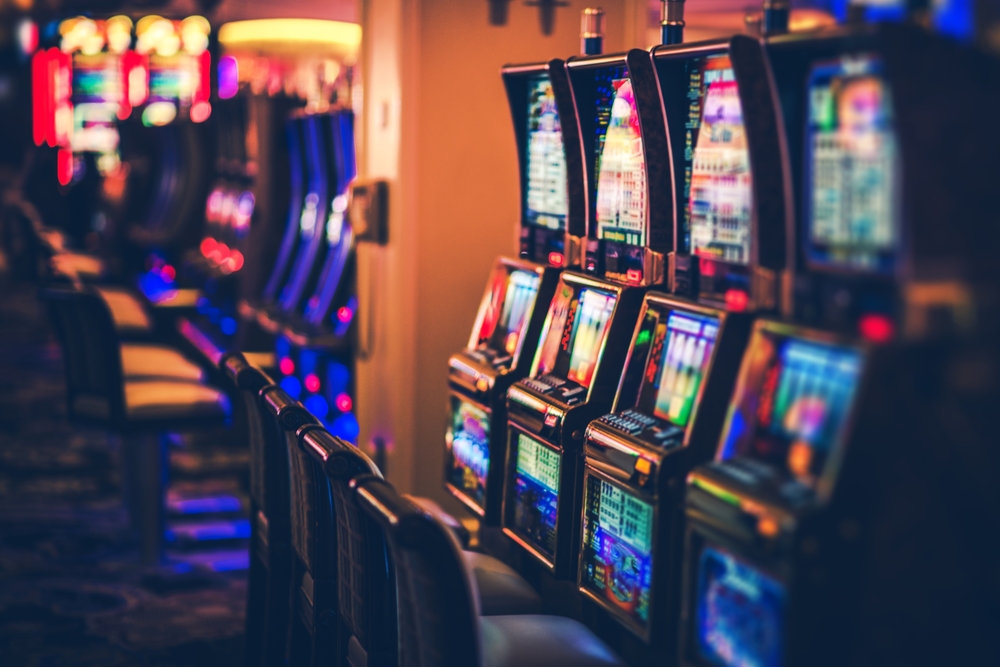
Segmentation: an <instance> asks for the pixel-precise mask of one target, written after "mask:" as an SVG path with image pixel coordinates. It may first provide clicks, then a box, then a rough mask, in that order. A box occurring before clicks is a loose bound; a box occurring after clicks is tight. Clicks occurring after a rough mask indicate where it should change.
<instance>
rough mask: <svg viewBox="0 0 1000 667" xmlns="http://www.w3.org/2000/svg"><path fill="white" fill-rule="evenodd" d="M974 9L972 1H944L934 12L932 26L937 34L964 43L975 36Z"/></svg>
mask: <svg viewBox="0 0 1000 667" xmlns="http://www.w3.org/2000/svg"><path fill="white" fill-rule="evenodd" d="M974 14H975V9H974V7H973V2H972V0H944V2H941V3H938V4H937V7H936V8H935V11H934V26H935V27H936V28H937V29H938V31H939V32H941V33H942V34H945V35H951V36H952V37H955V38H957V39H961V40H964V41H967V40H971V39H972V38H973V37H974V35H975V17H974Z"/></svg>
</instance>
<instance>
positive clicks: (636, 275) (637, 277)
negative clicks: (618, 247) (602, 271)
mask: <svg viewBox="0 0 1000 667" xmlns="http://www.w3.org/2000/svg"><path fill="white" fill-rule="evenodd" d="M625 277H626V278H628V281H629V282H630V283H632V284H638V283H641V282H642V271H640V270H639V269H629V270H628V271H626V272H625Z"/></svg>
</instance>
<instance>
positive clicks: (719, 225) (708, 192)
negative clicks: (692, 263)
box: [683, 55, 752, 264]
mask: <svg viewBox="0 0 1000 667" xmlns="http://www.w3.org/2000/svg"><path fill="white" fill-rule="evenodd" d="M686 70H687V82H688V91H687V99H688V103H689V105H690V106H689V115H688V118H687V122H686V123H685V128H684V129H685V137H684V142H685V146H684V151H683V155H684V201H685V202H686V205H685V209H684V218H685V223H686V224H685V227H686V228H687V229H689V230H690V234H691V239H690V241H691V253H692V254H694V255H700V256H703V257H709V258H712V259H717V260H720V261H725V262H732V263H735V264H746V263H748V262H749V261H750V238H751V224H750V223H751V220H752V209H751V197H752V191H751V178H750V154H749V152H748V149H747V135H746V130H745V129H744V126H743V107H742V105H741V103H740V95H739V88H738V86H737V83H736V77H735V75H734V74H733V66H732V63H731V62H730V60H729V56H728V55H715V56H707V57H704V58H694V59H691V60H688V61H687V62H686Z"/></svg>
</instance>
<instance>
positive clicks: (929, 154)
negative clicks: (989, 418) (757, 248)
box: [766, 24, 1000, 342]
mask: <svg viewBox="0 0 1000 667" xmlns="http://www.w3.org/2000/svg"><path fill="white" fill-rule="evenodd" d="M766 49H767V53H768V60H769V62H770V64H771V69H772V71H773V82H774V83H773V86H774V90H775V93H774V95H775V97H776V98H777V99H779V100H780V102H781V106H782V117H783V119H784V127H783V131H784V134H785V136H786V140H787V145H788V151H787V154H788V161H789V165H790V170H789V172H790V173H791V174H792V185H793V186H794V187H793V194H794V197H795V207H794V211H795V214H796V215H795V219H794V225H793V226H792V227H791V228H790V238H794V239H795V241H796V242H795V243H794V244H792V243H790V244H789V248H788V265H789V268H790V272H789V273H790V274H791V275H790V281H789V283H790V284H789V289H788V292H789V294H788V297H789V299H788V301H789V302H788V303H787V304H786V314H788V315H790V316H792V317H794V318H795V319H797V320H800V321H804V322H809V323H814V324H816V325H820V326H824V327H829V328H832V329H836V330H839V331H844V332H846V333H851V334H858V335H861V336H863V337H865V338H867V339H869V340H872V341H875V342H884V341H887V340H890V339H893V338H895V337H897V336H899V335H903V336H906V337H909V338H914V337H924V336H935V335H940V334H943V333H948V332H963V331H965V332H968V331H970V330H972V329H974V328H975V327H977V326H981V325H982V324H983V323H984V322H985V320H982V319H981V318H980V316H981V315H982V314H983V313H985V303H986V301H985V300H983V298H982V293H983V291H984V290H989V289H992V286H993V285H995V284H996V282H997V273H996V262H995V258H996V256H997V253H998V251H1000V233H997V231H996V230H995V229H993V228H992V227H983V225H982V224H980V221H981V220H983V219H985V218H986V217H988V216H989V215H991V213H990V211H991V210H992V209H993V208H994V207H995V202H994V201H993V200H992V198H991V197H990V196H989V195H988V194H987V193H988V192H989V188H987V187H983V184H985V183H986V182H992V181H993V180H995V179H996V178H998V177H1000V173H998V170H997V167H996V163H995V160H992V159H991V158H990V156H991V155H994V154H995V152H996V150H998V148H1000V140H998V139H997V137H995V136H993V133H986V134H985V135H984V134H983V133H981V132H978V131H977V130H976V129H975V128H976V124H975V123H974V122H971V120H970V117H969V111H968V110H970V109H977V110H979V111H978V112H977V113H983V114H989V113H995V112H996V111H997V101H996V99H995V95H992V94H991V93H990V92H989V88H990V87H989V86H988V85H986V82H987V81H990V80H993V81H995V80H996V77H997V76H998V74H997V66H996V64H995V62H992V60H991V59H989V58H988V57H987V56H985V55H983V54H980V53H977V52H976V51H974V50H972V49H965V48H963V47H962V46H961V45H960V44H958V43H957V42H953V41H952V40H949V39H947V38H944V37H941V36H937V35H933V34H930V33H928V32H926V31H924V30H922V29H920V28H917V27H914V26H908V25H898V24H878V25H871V26H858V27H853V28H849V29H848V28H841V29H837V30H830V31H826V32H824V33H821V34H819V35H813V36H811V37H808V38H807V37H804V36H798V35H787V36H783V37H776V38H773V39H770V40H768V41H767V42H766ZM991 109H992V110H993V111H990V110H991ZM929 126H933V127H941V128H945V127H946V128H948V130H947V131H941V132H927V130H926V128H927V127H929ZM959 164H961V165H967V166H968V167H969V168H968V169H956V168H955V165H959ZM964 174H971V176H969V177H966V176H965V175H964ZM977 322H978V323H977Z"/></svg>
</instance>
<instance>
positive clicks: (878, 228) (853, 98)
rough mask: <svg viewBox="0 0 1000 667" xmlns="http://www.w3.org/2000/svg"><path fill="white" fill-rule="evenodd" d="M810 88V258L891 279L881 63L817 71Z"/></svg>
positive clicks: (892, 184)
mask: <svg viewBox="0 0 1000 667" xmlns="http://www.w3.org/2000/svg"><path fill="white" fill-rule="evenodd" d="M808 88H809V120H808V124H807V129H806V133H807V137H806V150H807V152H808V155H807V159H806V168H807V178H806V183H807V184H808V185H807V188H808V190H807V194H806V197H807V199H808V212H807V219H806V226H807V229H806V235H807V239H808V241H807V242H808V244H809V247H808V254H809V257H810V258H811V259H812V260H814V261H817V262H822V263H825V264H833V265H836V266H842V267H846V268H851V269H862V270H868V271H890V270H892V269H893V268H894V266H895V261H896V250H897V248H898V245H899V221H898V216H899V214H898V208H899V202H898V199H897V195H898V181H899V157H898V154H897V152H898V150H897V147H896V137H895V134H894V132H893V112H892V96H891V95H890V91H889V87H888V84H887V83H886V81H885V79H884V77H883V75H882V63H881V61H880V60H878V59H877V58H875V57H872V56H867V55H864V56H858V57H853V58H844V59H842V60H840V61H837V62H835V63H825V64H819V65H816V66H815V67H814V68H813V70H812V72H811V73H810V75H809V84H808Z"/></svg>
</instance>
